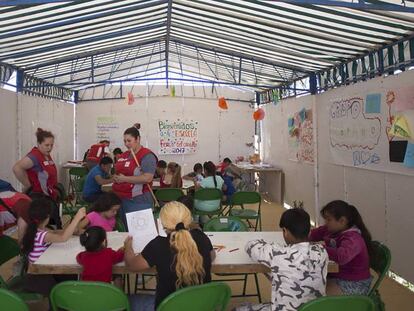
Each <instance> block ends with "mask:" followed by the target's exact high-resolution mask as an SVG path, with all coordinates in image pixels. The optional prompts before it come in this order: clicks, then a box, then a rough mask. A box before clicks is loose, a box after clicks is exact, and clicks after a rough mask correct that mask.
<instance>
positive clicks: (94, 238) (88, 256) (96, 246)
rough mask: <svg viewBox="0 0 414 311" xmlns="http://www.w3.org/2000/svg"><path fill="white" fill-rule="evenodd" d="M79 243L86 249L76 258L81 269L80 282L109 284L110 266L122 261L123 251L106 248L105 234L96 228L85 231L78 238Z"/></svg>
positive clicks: (110, 276) (110, 278) (102, 230)
mask: <svg viewBox="0 0 414 311" xmlns="http://www.w3.org/2000/svg"><path fill="white" fill-rule="evenodd" d="M80 243H81V244H82V246H84V247H85V248H86V251H85V252H81V253H79V254H78V255H77V256H76V261H77V262H78V263H79V264H80V265H81V266H82V267H83V272H82V275H81V280H82V281H99V282H106V283H111V280H112V266H113V265H115V264H117V263H118V262H121V261H123V260H124V251H123V250H122V249H119V250H117V251H114V250H113V249H112V248H108V247H107V241H106V232H105V230H104V229H102V228H101V227H97V226H93V227H89V228H88V229H86V231H85V232H84V233H82V234H81V236H80Z"/></svg>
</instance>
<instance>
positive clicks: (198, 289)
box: [157, 282, 231, 311]
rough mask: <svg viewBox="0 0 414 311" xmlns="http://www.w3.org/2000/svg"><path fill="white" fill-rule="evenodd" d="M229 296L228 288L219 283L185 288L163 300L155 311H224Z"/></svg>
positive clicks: (229, 290)
mask: <svg viewBox="0 0 414 311" xmlns="http://www.w3.org/2000/svg"><path fill="white" fill-rule="evenodd" d="M230 295H231V289H230V287H229V286H228V285H227V284H225V283H221V282H214V283H207V284H203V285H198V286H191V287H186V288H183V289H180V290H178V291H176V292H174V293H172V294H171V295H169V296H168V297H167V298H165V299H164V300H163V301H162V302H161V304H160V305H159V306H158V308H157V311H178V310H179V311H194V310H197V311H225V310H226V308H227V305H228V303H229V300H230Z"/></svg>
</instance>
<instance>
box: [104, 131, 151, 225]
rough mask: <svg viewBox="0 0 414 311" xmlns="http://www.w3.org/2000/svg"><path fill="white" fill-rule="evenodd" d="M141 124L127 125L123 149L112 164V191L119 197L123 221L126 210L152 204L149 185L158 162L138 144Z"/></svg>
mask: <svg viewBox="0 0 414 311" xmlns="http://www.w3.org/2000/svg"><path fill="white" fill-rule="evenodd" d="M139 129H140V125H139V124H135V125H134V126H132V127H130V128H127V129H126V130H125V132H124V144H125V147H127V149H128V150H127V151H125V152H124V153H122V154H121V155H120V157H119V159H118V162H117V163H116V164H115V175H114V176H113V179H114V184H113V186H112V189H113V191H114V192H115V193H116V195H118V196H119V197H120V198H121V200H122V206H121V216H122V218H123V221H124V223H125V224H126V217H125V214H126V213H129V212H135V211H138V210H143V209H147V208H152V205H153V198H152V194H151V188H150V187H151V185H152V180H153V178H154V174H155V169H156V166H157V157H156V156H155V154H154V153H153V152H152V151H151V150H150V149H148V148H145V147H143V146H142V145H141V136H140V133H139Z"/></svg>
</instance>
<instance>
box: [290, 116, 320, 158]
mask: <svg viewBox="0 0 414 311" xmlns="http://www.w3.org/2000/svg"><path fill="white" fill-rule="evenodd" d="M288 133H289V135H288V151H289V159H290V160H293V161H299V162H307V163H313V162H314V144H313V121H312V110H310V109H309V110H306V109H305V108H303V109H302V110H300V111H298V112H296V113H295V114H294V115H293V116H292V117H289V118H288Z"/></svg>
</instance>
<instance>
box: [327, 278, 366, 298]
mask: <svg viewBox="0 0 414 311" xmlns="http://www.w3.org/2000/svg"><path fill="white" fill-rule="evenodd" d="M334 280H335V282H336V284H337V285H338V286H339V287H340V288H341V290H342V292H343V293H344V294H345V295H368V292H369V289H370V287H371V282H372V277H371V276H370V277H369V278H368V279H366V280H360V281H349V280H343V279H334Z"/></svg>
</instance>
